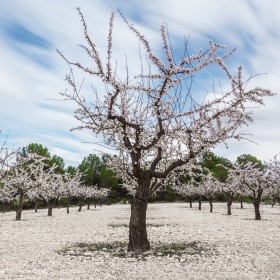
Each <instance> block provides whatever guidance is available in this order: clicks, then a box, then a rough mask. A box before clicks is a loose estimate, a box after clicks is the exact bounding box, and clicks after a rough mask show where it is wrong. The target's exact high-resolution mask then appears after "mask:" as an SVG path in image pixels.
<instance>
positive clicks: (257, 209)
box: [253, 201, 261, 220]
mask: <svg viewBox="0 0 280 280" xmlns="http://www.w3.org/2000/svg"><path fill="white" fill-rule="evenodd" d="M253 204H254V208H255V220H261V213H260V202H259V201H254V203H253Z"/></svg>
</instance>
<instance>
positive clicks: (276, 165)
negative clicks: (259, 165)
mask: <svg viewBox="0 0 280 280" xmlns="http://www.w3.org/2000/svg"><path fill="white" fill-rule="evenodd" d="M268 170H269V172H270V174H271V176H272V180H273V184H272V186H271V192H270V197H271V198H272V207H273V206H274V204H275V202H276V201H278V203H279V204H280V161H279V159H278V155H275V156H274V158H273V160H270V162H269V163H268Z"/></svg>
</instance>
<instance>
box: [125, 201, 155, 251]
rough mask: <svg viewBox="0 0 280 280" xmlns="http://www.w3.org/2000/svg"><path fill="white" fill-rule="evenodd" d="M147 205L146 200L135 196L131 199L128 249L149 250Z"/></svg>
mask: <svg viewBox="0 0 280 280" xmlns="http://www.w3.org/2000/svg"><path fill="white" fill-rule="evenodd" d="M147 206H148V203H147V200H143V199H140V198H138V197H136V196H135V197H134V198H133V200H132V203H131V216H130V222H129V243H128V251H133V252H138V253H141V252H145V251H147V250H150V243H149V241H148V236H147V228H146V212H147Z"/></svg>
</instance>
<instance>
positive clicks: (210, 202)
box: [209, 199, 213, 213]
mask: <svg viewBox="0 0 280 280" xmlns="http://www.w3.org/2000/svg"><path fill="white" fill-rule="evenodd" d="M209 204H210V213H213V202H212V199H210V200H209Z"/></svg>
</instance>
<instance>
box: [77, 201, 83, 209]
mask: <svg viewBox="0 0 280 280" xmlns="http://www.w3.org/2000/svg"><path fill="white" fill-rule="evenodd" d="M82 207H83V200H82V199H80V200H79V209H78V212H81V211H82Z"/></svg>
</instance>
